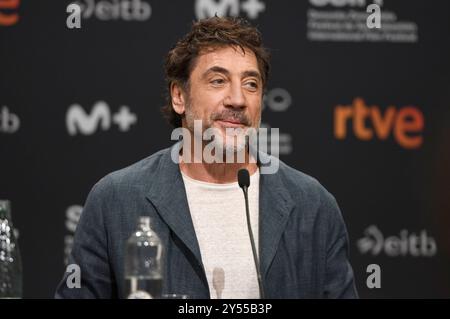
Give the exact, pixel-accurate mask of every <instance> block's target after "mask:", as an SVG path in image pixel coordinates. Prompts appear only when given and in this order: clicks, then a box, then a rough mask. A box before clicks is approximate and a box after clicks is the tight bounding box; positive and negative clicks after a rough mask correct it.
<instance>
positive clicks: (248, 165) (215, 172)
mask: <svg viewBox="0 0 450 319" xmlns="http://www.w3.org/2000/svg"><path fill="white" fill-rule="evenodd" d="M191 151H192V150H191ZM193 156H194V155H193V154H192V156H191V159H193V158H194V157H193ZM179 166H180V170H181V171H182V172H183V173H184V174H186V175H187V176H189V177H191V178H193V179H196V180H199V181H202V182H208V183H216V184H225V183H233V182H236V181H237V174H238V171H239V170H240V169H242V168H245V169H247V170H248V172H249V173H250V175H252V174H253V173H255V172H256V170H257V169H258V165H257V164H256V163H255V160H250V154H249V153H248V151H246V152H245V161H244V162H243V163H225V161H224V163H206V162H204V161H201V162H199V163H195V162H194V161H193V160H192V161H191V162H189V163H185V162H184V161H183V156H180V164H179Z"/></svg>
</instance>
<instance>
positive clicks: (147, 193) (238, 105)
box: [56, 17, 357, 298]
mask: <svg viewBox="0 0 450 319" xmlns="http://www.w3.org/2000/svg"><path fill="white" fill-rule="evenodd" d="M165 68H166V76H167V84H168V89H169V94H168V103H167V106H166V107H165V108H164V111H165V112H166V115H167V117H168V118H169V120H170V122H171V123H172V124H173V125H174V126H175V127H177V128H182V131H183V132H184V133H186V132H187V133H189V134H183V141H182V142H179V143H177V144H175V146H173V147H172V148H171V149H166V150H162V151H160V152H158V153H156V154H154V155H152V156H150V157H148V158H146V159H144V160H142V161H140V162H138V163H136V164H134V165H132V166H130V167H128V168H125V169H123V170H120V171H117V172H114V173H112V174H109V175H107V176H106V177H104V178H103V179H102V180H101V181H99V182H98V183H97V184H96V185H95V186H94V187H93V189H92V191H91V193H90V194H89V196H88V199H87V202H86V205H85V207H84V210H83V214H82V217H81V219H80V222H79V225H78V228H77V231H76V235H75V240H74V245H73V249H72V253H71V256H70V261H69V262H70V263H74V264H77V265H79V267H80V268H81V287H80V288H72V289H70V288H68V287H67V285H66V279H65V278H67V275H68V274H66V277H65V278H64V279H63V280H62V282H61V284H60V286H59V287H58V289H57V292H56V297H58V298H73V297H74V298H116V297H119V298H126V295H125V291H126V290H127V287H125V281H124V243H125V242H126V240H127V238H128V237H129V236H130V234H131V233H132V232H133V231H134V230H135V228H136V221H137V219H138V217H139V216H141V215H145V216H150V218H151V221H152V222H151V225H152V228H153V229H154V230H155V231H156V232H157V233H158V235H159V237H160V238H161V241H162V243H163V245H164V251H165V254H164V261H163V265H164V271H163V273H164V283H163V293H177V294H187V295H188V296H189V297H190V298H261V297H265V298H353V297H357V293H356V290H355V286H354V279H353V272H352V268H351V266H350V264H349V262H348V256H347V250H348V236H347V231H346V227H345V224H344V221H343V219H342V216H341V213H340V211H339V208H338V206H337V204H336V201H335V200H334V198H333V196H332V195H331V194H330V193H328V192H327V191H326V190H325V189H324V188H323V187H322V186H321V185H320V184H319V183H318V182H317V181H316V180H315V179H313V178H312V177H309V176H307V175H305V174H303V173H301V172H299V171H297V170H295V169H293V168H290V167H288V166H287V165H286V164H284V163H282V162H281V161H278V160H277V159H275V158H274V157H270V156H268V155H266V154H264V153H261V152H259V153H258V152H256V153H255V152H252V151H251V149H250V147H248V141H247V139H246V138H245V137H246V136H249V135H250V134H249V131H250V130H251V129H256V128H258V127H259V125H260V121H261V104H262V97H263V91H264V87H265V85H266V83H267V76H268V72H269V55H268V53H267V51H266V50H265V49H264V48H263V46H262V41H261V36H260V34H259V32H258V31H257V30H256V29H255V28H254V27H252V26H250V25H249V24H248V23H247V22H245V21H244V20H242V19H235V18H219V17H214V18H211V19H206V20H202V21H199V22H196V23H194V24H193V27H192V30H191V31H190V33H189V34H187V35H186V36H185V37H184V38H183V39H182V40H180V41H179V42H178V43H177V44H176V46H175V47H174V48H173V49H172V50H171V51H170V52H169V54H168V56H167V58H166V64H165ZM199 121H200V122H199ZM198 124H200V126H198ZM234 129H236V130H234ZM208 130H212V132H213V134H209V137H210V138H209V139H208V141H206V140H205V138H204V137H205V135H208V134H205V133H206V132H207V131H208ZM230 131H232V132H233V134H230V133H229V132H230ZM190 137H192V138H190ZM199 141H200V144H198V143H196V142H199ZM191 142H193V143H191ZM210 144H212V148H210V150H211V149H213V151H212V152H209V153H208V152H205V150H206V149H207V148H208V147H211V145H210ZM195 145H197V146H195ZM198 145H200V152H198ZM229 153H232V155H233V154H235V155H237V154H238V153H239V154H244V157H243V160H241V161H237V160H236V158H234V160H232V161H227V159H228V158H227V157H226V156H225V155H226V154H229ZM205 154H210V155H211V156H212V157H213V159H215V160H213V161H211V160H210V159H209V160H206V159H205V158H204V157H203V156H204V155H205ZM236 157H237V156H236ZM241 159H242V158H241ZM268 160H270V161H272V162H276V163H277V170H276V171H275V172H274V171H270V170H269V171H267V172H266V173H264V172H263V168H264V167H263V164H262V163H263V162H264V163H268V162H269V161H268ZM242 168H245V169H247V170H248V171H249V173H250V187H249V189H248V198H249V210H250V224H251V231H252V234H253V236H254V239H255V245H256V248H257V249H256V252H257V254H256V255H257V260H259V269H260V273H261V284H262V285H261V289H262V291H261V292H260V290H259V289H260V286H259V284H258V277H257V270H256V269H257V266H256V265H257V263H256V262H255V260H254V257H253V254H252V246H251V242H250V235H249V234H250V232H249V231H248V229H247V223H246V210H245V201H244V197H243V194H242V191H241V189H240V188H239V185H238V183H237V172H238V171H239V170H240V169H242Z"/></svg>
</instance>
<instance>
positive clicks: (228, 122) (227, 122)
mask: <svg viewBox="0 0 450 319" xmlns="http://www.w3.org/2000/svg"><path fill="white" fill-rule="evenodd" d="M216 122H217V123H219V125H221V126H224V127H233V128H238V127H241V128H242V127H245V126H246V125H245V124H244V123H242V122H241V121H239V120H236V119H221V120H216Z"/></svg>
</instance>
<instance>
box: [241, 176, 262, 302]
mask: <svg viewBox="0 0 450 319" xmlns="http://www.w3.org/2000/svg"><path fill="white" fill-rule="evenodd" d="M238 183H239V187H240V188H242V191H243V192H244V199H245V213H246V216H247V229H248V234H249V236H250V243H251V244H252V252H253V260H254V261H255V267H256V274H257V277H258V286H259V295H260V297H261V299H264V287H263V283H262V279H261V271H260V268H259V260H258V255H257V254H256V247H255V240H254V238H253V231H252V226H251V224H250V211H249V209H248V188H249V187H250V174H249V173H248V170H246V169H245V168H242V169H240V170H239V171H238Z"/></svg>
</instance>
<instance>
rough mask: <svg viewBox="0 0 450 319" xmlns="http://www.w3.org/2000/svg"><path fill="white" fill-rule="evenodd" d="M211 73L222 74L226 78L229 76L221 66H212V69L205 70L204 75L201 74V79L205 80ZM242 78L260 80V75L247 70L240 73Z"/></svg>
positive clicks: (228, 72)
mask: <svg viewBox="0 0 450 319" xmlns="http://www.w3.org/2000/svg"><path fill="white" fill-rule="evenodd" d="M211 73H222V74H224V75H226V76H229V75H230V71H228V70H227V69H225V68H223V67H221V66H213V67H211V68H209V69H208V70H206V71H205V73H203V76H202V78H206V77H207V76H208V75H209V74H211ZM242 77H243V78H246V77H255V78H258V80H262V78H261V74H259V72H258V71H253V70H248V71H244V72H242Z"/></svg>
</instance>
